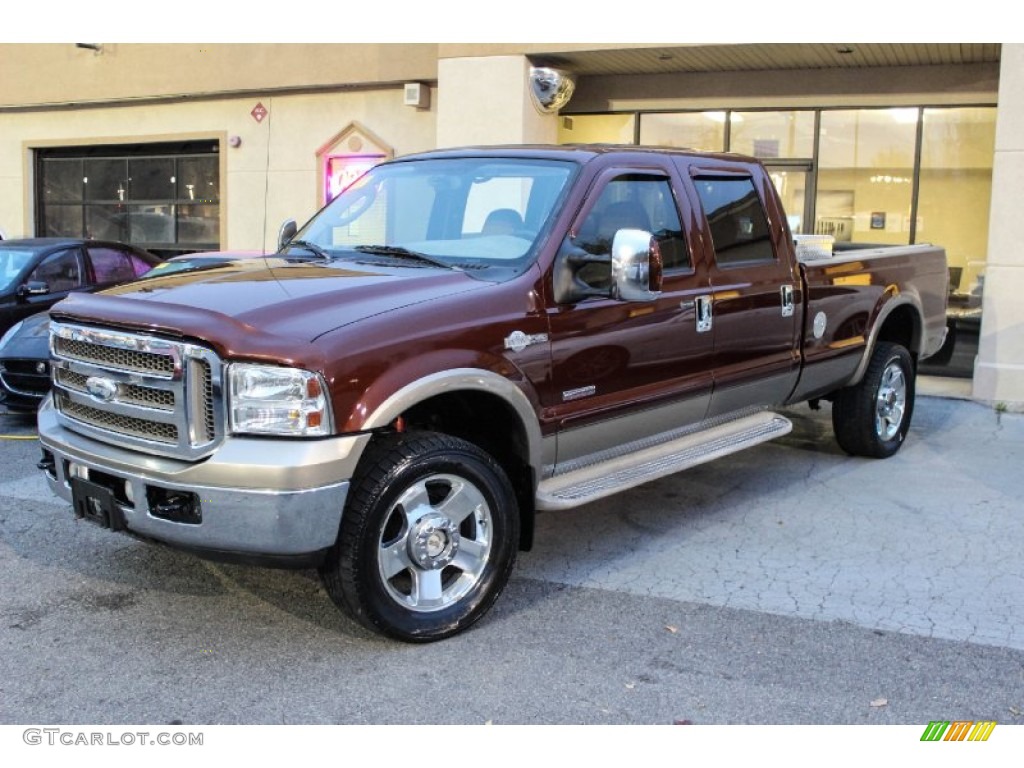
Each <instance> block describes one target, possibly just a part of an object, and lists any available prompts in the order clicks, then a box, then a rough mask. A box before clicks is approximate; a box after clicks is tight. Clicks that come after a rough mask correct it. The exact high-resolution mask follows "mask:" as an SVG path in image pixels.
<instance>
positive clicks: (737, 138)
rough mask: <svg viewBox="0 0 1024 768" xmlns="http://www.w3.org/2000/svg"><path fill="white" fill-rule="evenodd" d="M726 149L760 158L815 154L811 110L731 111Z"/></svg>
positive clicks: (801, 156) (803, 156) (812, 114)
mask: <svg viewBox="0 0 1024 768" xmlns="http://www.w3.org/2000/svg"><path fill="white" fill-rule="evenodd" d="M729 151H730V152H739V153H740V154H743V155H752V156H754V157H759V158H761V159H762V160H770V159H774V158H793V157H795V158H810V157H813V155H814V113H813V112H809V111H790V112H731V113H730V114H729Z"/></svg>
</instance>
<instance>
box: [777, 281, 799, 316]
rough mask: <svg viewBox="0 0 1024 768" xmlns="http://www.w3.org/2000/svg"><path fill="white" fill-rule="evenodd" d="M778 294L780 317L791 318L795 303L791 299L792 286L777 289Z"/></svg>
mask: <svg viewBox="0 0 1024 768" xmlns="http://www.w3.org/2000/svg"><path fill="white" fill-rule="evenodd" d="M779 293H780V294H781V296H782V316H783V317H792V316H793V310H794V307H795V302H794V299H793V286H792V285H784V286H782V288H780V289H779Z"/></svg>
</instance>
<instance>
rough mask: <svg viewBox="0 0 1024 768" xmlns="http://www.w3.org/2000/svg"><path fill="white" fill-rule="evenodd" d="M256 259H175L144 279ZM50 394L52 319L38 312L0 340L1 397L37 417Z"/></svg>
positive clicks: (203, 256)
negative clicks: (36, 412)
mask: <svg viewBox="0 0 1024 768" xmlns="http://www.w3.org/2000/svg"><path fill="white" fill-rule="evenodd" d="M0 246H2V244H0ZM255 256H260V254H259V253H257V252H255V251H252V252H248V251H246V252H237V253H229V254H225V253H220V252H217V253H196V254H187V255H182V256H175V257H173V258H171V259H168V260H167V261H163V262H160V263H158V264H156V266H155V267H154V268H153V269H151V270H149V271H148V272H147V273H146V274H145V275H144V277H145V278H147V279H149V278H157V277H166V276H169V275H173V274H175V273H178V272H195V271H200V270H212V269H216V268H218V267H222V266H225V265H227V264H230V263H232V262H235V261H237V260H239V259H243V260H244V259H248V258H252V257H255ZM129 279H134V277H133V278H129ZM64 295H66V294H64ZM49 391H50V315H49V313H48V312H39V313H37V314H35V315H31V316H29V317H27V318H25V319H24V320H19V321H18V322H17V323H16V324H15V325H13V326H11V327H10V328H9V329H8V330H7V332H6V333H4V334H3V336H2V337H0V397H2V398H3V404H4V405H5V406H6V407H7V410H9V411H13V412H17V413H34V412H35V410H36V409H37V408H38V407H39V404H40V403H41V402H42V400H43V398H44V397H46V393H47V392H49Z"/></svg>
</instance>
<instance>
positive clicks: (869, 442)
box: [832, 342, 914, 459]
mask: <svg viewBox="0 0 1024 768" xmlns="http://www.w3.org/2000/svg"><path fill="white" fill-rule="evenodd" d="M913 411H914V361H913V359H912V358H911V356H910V353H909V352H908V351H907V350H906V348H905V347H903V346H901V345H899V344H893V343H891V342H879V343H878V345H877V346H876V347H875V351H874V353H873V354H872V356H871V362H870V363H869V365H868V369H867V371H866V372H865V374H864V378H863V379H861V381H860V383H859V384H856V385H855V386H852V387H847V388H845V389H842V390H840V391H839V393H838V394H837V395H836V398H835V401H834V402H833V403H832V426H833V429H834V430H835V433H836V441H837V442H838V443H839V446H840V447H841V448H842V449H843V450H844V451H846V452H847V453H849V454H851V455H853V456H868V457H871V458H877V459H884V458H888V457H889V456H892V455H893V454H895V453H896V452H897V451H898V450H899V449H900V447H901V446H902V445H903V440H904V439H905V438H906V436H907V430H908V429H909V428H910V417H911V416H912V415H913Z"/></svg>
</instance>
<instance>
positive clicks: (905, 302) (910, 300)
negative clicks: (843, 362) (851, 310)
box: [844, 289, 924, 387]
mask: <svg viewBox="0 0 1024 768" xmlns="http://www.w3.org/2000/svg"><path fill="white" fill-rule="evenodd" d="M887 299H888V300H887ZM901 307H910V308H911V309H913V310H914V314H915V315H916V316H917V320H918V327H917V328H916V329H915V331H914V337H915V338H914V339H913V340H912V342H911V345H910V346H911V348H910V350H909V351H910V352H911V354H914V355H919V354H920V353H921V349H920V347H921V345H922V344H923V343H924V342H923V339H924V327H923V324H924V310H923V309H922V307H921V301H920V299H919V298H918V297H917V295H916V294H912V293H900V292H898V289H896V290H895V291H886V293H885V294H883V297H882V300H881V302H880V308H879V310H878V314H877V315H876V316H875V321H874V323H873V324H872V326H871V331H870V333H869V334H868V338H867V343H866V344H865V345H864V354H863V355H862V356H861V359H860V362H859V363H858V364H857V369H856V370H855V371H854V372H853V375H852V376H851V377H850V380H849V381H847V382H846V384H845V385H844V386H848V387H849V386H853V385H855V384H857V383H858V382H859V381H860V380H861V379H862V378H864V373H865V372H866V371H867V369H868V365H869V364H870V363H871V355H872V353H873V352H874V350H875V345H876V344H877V343H878V335H879V334H880V333H881V332H882V326H884V325H885V322H886V320H888V319H889V316H890V315H892V313H893V312H895V311H896V310H897V309H900V308H901Z"/></svg>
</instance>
